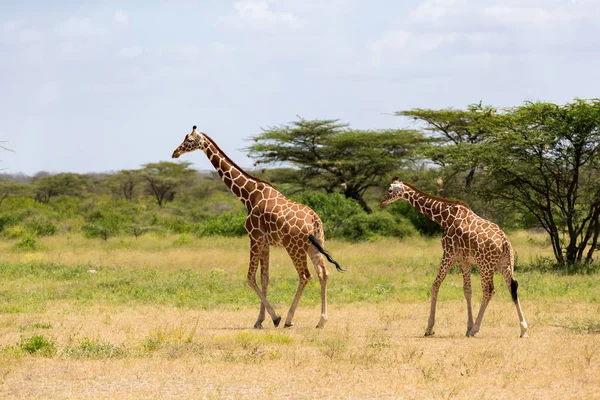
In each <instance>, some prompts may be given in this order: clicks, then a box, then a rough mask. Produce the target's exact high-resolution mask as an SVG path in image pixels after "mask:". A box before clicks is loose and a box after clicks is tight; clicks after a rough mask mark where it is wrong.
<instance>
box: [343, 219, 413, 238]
mask: <svg viewBox="0 0 600 400" xmlns="http://www.w3.org/2000/svg"><path fill="white" fill-rule="evenodd" d="M414 234H416V230H415V228H414V227H413V226H412V225H411V224H410V222H408V221H407V220H406V219H404V218H394V216H392V215H390V214H389V213H386V212H378V213H373V214H367V213H362V214H356V215H354V216H352V217H350V218H348V219H347V220H346V221H345V222H344V225H343V227H342V228H341V231H340V237H342V238H344V239H347V240H352V241H363V240H370V239H373V238H375V237H377V236H392V237H398V238H403V237H405V236H411V235H414Z"/></svg>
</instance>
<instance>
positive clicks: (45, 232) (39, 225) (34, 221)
mask: <svg viewBox="0 0 600 400" xmlns="http://www.w3.org/2000/svg"><path fill="white" fill-rule="evenodd" d="M25 228H26V229H27V230H28V231H30V232H33V233H34V234H36V235H37V236H52V235H54V234H55V233H56V232H57V231H58V229H57V227H56V225H54V224H53V223H52V222H50V221H49V220H48V219H47V218H45V217H43V216H41V217H33V218H31V219H29V220H28V221H27V222H25Z"/></svg>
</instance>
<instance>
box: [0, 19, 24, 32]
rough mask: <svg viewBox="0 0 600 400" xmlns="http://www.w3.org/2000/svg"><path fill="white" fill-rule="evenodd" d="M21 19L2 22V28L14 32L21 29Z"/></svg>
mask: <svg viewBox="0 0 600 400" xmlns="http://www.w3.org/2000/svg"><path fill="white" fill-rule="evenodd" d="M20 26H21V21H7V22H5V23H3V24H2V30H3V31H4V32H13V31H16V30H17V29H19V27H20Z"/></svg>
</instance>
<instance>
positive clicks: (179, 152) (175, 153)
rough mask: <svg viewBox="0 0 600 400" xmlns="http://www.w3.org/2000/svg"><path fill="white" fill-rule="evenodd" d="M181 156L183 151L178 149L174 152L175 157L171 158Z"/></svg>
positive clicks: (173, 156)
mask: <svg viewBox="0 0 600 400" xmlns="http://www.w3.org/2000/svg"><path fill="white" fill-rule="evenodd" d="M180 155H181V151H180V150H179V149H176V150H175V151H174V152H173V155H172V156H171V158H179V156H180Z"/></svg>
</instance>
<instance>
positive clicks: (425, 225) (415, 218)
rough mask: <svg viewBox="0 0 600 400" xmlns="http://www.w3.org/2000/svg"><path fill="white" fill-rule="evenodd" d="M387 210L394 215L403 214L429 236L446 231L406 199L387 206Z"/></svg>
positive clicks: (422, 232)
mask: <svg viewBox="0 0 600 400" xmlns="http://www.w3.org/2000/svg"><path fill="white" fill-rule="evenodd" d="M387 211H388V212H389V213H391V214H392V215H394V216H402V217H405V218H407V219H408V220H409V221H410V222H411V223H412V224H413V226H414V227H415V228H417V230H418V231H419V233H421V234H423V235H427V236H433V235H438V234H441V233H443V232H444V229H443V228H442V227H441V226H440V225H438V224H436V223H435V222H433V221H432V220H430V219H429V218H427V217H426V216H424V215H423V214H421V213H420V212H418V211H417V210H416V209H415V208H414V207H413V206H412V205H410V203H408V202H406V201H402V200H399V201H396V202H395V203H393V204H390V205H389V206H387Z"/></svg>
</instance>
